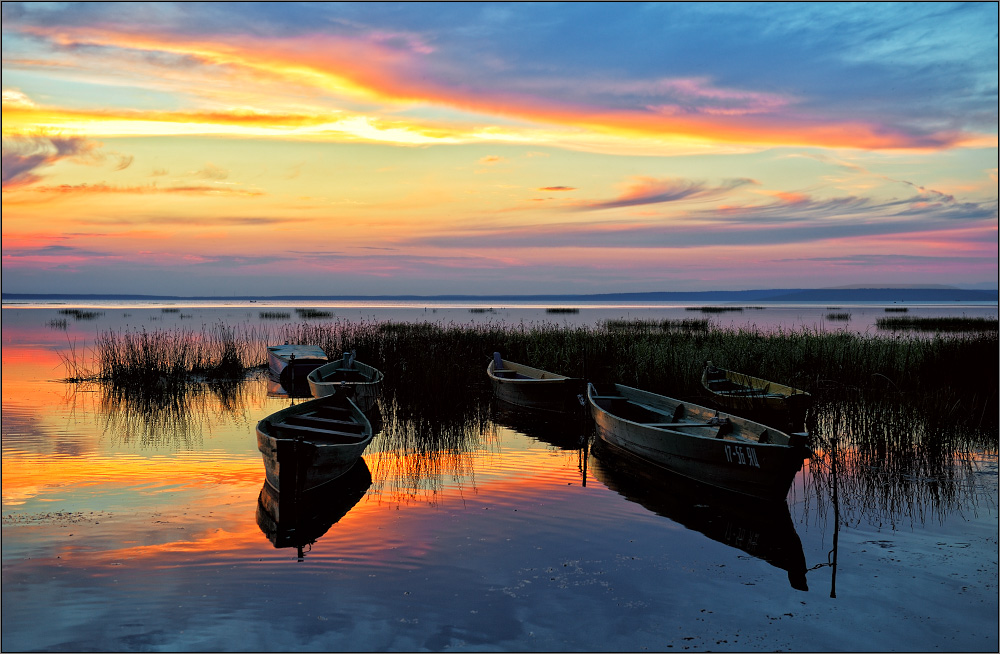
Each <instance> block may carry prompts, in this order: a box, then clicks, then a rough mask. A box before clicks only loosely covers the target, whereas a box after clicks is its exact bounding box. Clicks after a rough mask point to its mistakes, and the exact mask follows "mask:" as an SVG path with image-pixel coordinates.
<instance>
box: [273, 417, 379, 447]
mask: <svg viewBox="0 0 1000 654" xmlns="http://www.w3.org/2000/svg"><path fill="white" fill-rule="evenodd" d="M271 426H272V428H273V429H274V430H275V433H276V434H277V435H278V436H284V437H286V438H287V437H295V436H308V437H310V438H316V439H322V440H327V441H336V442H342V443H345V444H347V443H360V442H361V441H363V440H364V439H365V435H364V434H355V433H350V432H346V431H338V430H334V429H318V428H316V427H302V426H299V425H290V424H288V423H287V422H279V423H275V424H273V425H271Z"/></svg>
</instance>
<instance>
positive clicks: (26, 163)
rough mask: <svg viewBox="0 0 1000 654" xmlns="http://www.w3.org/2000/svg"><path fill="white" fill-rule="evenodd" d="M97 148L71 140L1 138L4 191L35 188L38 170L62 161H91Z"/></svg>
mask: <svg viewBox="0 0 1000 654" xmlns="http://www.w3.org/2000/svg"><path fill="white" fill-rule="evenodd" d="M99 147H100V146H99V145H98V144H97V143H94V142H93V141H90V140H88V139H85V138H79V137H74V136H67V137H63V136H4V138H3V188H16V187H20V186H28V185H30V184H34V183H36V182H38V181H39V180H40V179H42V176H41V175H40V174H39V171H40V170H42V169H44V168H47V167H49V166H51V165H53V164H55V163H57V162H59V161H62V160H65V159H75V160H88V159H89V160H93V159H94V158H95V151H96V150H97V148H99Z"/></svg>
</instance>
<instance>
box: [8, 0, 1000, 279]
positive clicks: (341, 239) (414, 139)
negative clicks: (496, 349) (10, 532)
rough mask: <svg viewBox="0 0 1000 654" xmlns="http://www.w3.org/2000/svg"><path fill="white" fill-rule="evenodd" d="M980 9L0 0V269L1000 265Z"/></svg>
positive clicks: (602, 274) (99, 273) (928, 274)
mask: <svg viewBox="0 0 1000 654" xmlns="http://www.w3.org/2000/svg"><path fill="white" fill-rule="evenodd" d="M997 19H998V9H997V4H996V3H974V4H957V3H941V4H937V3H915V4H902V3H861V4H840V3H811V4H794V3H775V4H751V3H733V4H729V3H726V4H708V3H678V4H674V3H654V4H648V5H647V4H632V3H625V4H620V3H608V4H600V3H555V4H521V3H514V4H487V3H468V4H465V3H443V4H421V3H402V4H380V3H357V4H350V3H349V4H325V3H324V4H310V3H273V4H271V3H252V4H235V3H218V4H213V3H208V4H194V3H182V4H170V3H109V4H100V3H93V4H91V3H82V4H73V3H70V4H59V3H39V4H23V5H22V4H17V3H7V2H5V3H4V4H3V277H2V285H3V291H4V292H7V293H59V292H66V293H143V294H147V293H148V294H171V295H208V296H228V295H251V294H258V295H279V294H301V295H345V294H362V295H396V294H419V295H434V294H450V293H463V294H508V293H514V294H523V293H606V292H619V291H633V292H640V291H694V290H713V289H720V290H740V289H750V288H803V287H830V286H845V285H858V284H866V285H873V286H888V285H903V284H906V285H912V284H928V285H930V284H948V285H955V286H959V287H965V288H996V283H997V257H998V253H997V250H998V247H997V241H998V234H997V155H998V149H997V102H998V92H997Z"/></svg>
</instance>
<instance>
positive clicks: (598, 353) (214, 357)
mask: <svg viewBox="0 0 1000 654" xmlns="http://www.w3.org/2000/svg"><path fill="white" fill-rule="evenodd" d="M994 322H995V321H994ZM276 342H277V343H281V342H289V343H300V344H311V345H318V346H319V347H321V348H323V350H324V351H325V352H326V354H327V355H328V356H331V357H339V356H341V355H342V353H343V352H345V351H350V350H357V353H358V359H359V360H360V361H363V362H365V363H369V364H371V365H373V366H375V367H377V368H379V369H380V370H382V371H383V372H384V373H385V375H386V387H387V389H390V390H391V392H398V393H400V394H401V396H400V400H401V404H402V405H404V406H405V405H408V404H410V403H411V401H412V402H413V403H419V402H425V403H426V402H429V401H432V400H434V397H436V396H438V395H442V394H443V395H445V396H446V397H448V402H449V403H451V405H452V406H453V407H455V408H457V409H459V410H461V408H462V407H464V406H467V405H471V404H473V403H475V402H476V401H477V397H476V393H478V392H479V391H478V390H477V389H483V388H487V386H486V376H485V369H486V365H487V364H488V362H489V360H490V358H491V357H492V353H493V352H494V351H499V352H501V354H502V355H503V357H504V358H506V359H508V360H511V361H518V362H522V363H526V364H529V365H532V366H534V367H538V368H542V369H544V370H552V371H554V372H559V373H561V374H566V375H571V376H576V377H584V378H587V379H590V380H592V381H595V382H599V383H607V382H618V383H624V384H627V385H630V386H636V387H639V388H645V389H648V390H651V391H653V392H657V393H661V394H664V395H670V396H673V397H679V398H682V399H685V400H687V401H702V400H704V399H705V396H704V393H703V389H702V388H701V383H700V377H701V369H702V366H703V365H704V362H705V361H707V360H711V361H713V362H715V364H716V365H718V366H721V367H724V368H728V369H730V370H738V371H740V372H743V373H746V374H748V375H752V376H757V377H763V378H765V379H772V380H775V381H780V382H782V383H785V384H788V385H790V386H793V387H796V388H801V389H803V390H806V391H809V392H811V393H812V394H813V395H815V396H817V398H818V399H819V400H831V401H838V400H841V399H845V398H847V399H853V398H854V397H855V395H854V394H856V393H862V394H864V396H865V397H866V398H867V399H875V400H877V399H883V398H891V399H892V400H893V401H905V402H907V403H910V404H912V405H915V406H922V407H931V406H934V407H947V413H948V415H949V416H952V419H954V420H958V421H960V422H963V423H967V424H969V425H973V426H976V427H982V428H986V427H989V426H990V425H993V428H994V429H995V426H996V424H997V413H998V410H997V366H996V361H997V360H998V347H997V333H996V332H995V331H993V332H989V331H985V332H971V333H956V334H951V335H948V336H944V335H939V336H935V337H933V338H928V337H916V336H915V337H904V336H900V335H894V336H892V337H880V336H871V335H864V336H861V335H855V334H849V333H829V332H819V331H811V330H795V331H784V330H775V331H769V332H764V331H760V330H758V329H756V328H739V329H732V328H726V329H722V328H716V327H712V326H710V325H709V324H707V321H705V322H703V321H662V322H656V321H632V322H630V321H608V322H607V323H605V324H604V325H602V326H601V327H598V328H590V327H565V326H560V325H558V324H554V323H543V324H519V325H498V324H485V325H461V324H447V325H445V324H439V323H416V324H410V323H392V322H367V321H348V320H342V321H340V320H339V321H333V322H324V323H299V324H284V325H280V326H277V328H261V327H256V328H255V327H248V326H242V327H232V326H228V325H225V324H223V323H219V324H217V325H215V326H213V327H211V328H203V329H202V331H200V332H196V331H192V330H181V329H175V330H161V331H152V332H147V331H145V330H142V331H139V332H114V331H108V332H104V333H102V334H100V335H99V337H98V339H97V345H96V352H97V354H96V356H95V359H96V369H95V370H94V371H93V372H91V371H89V370H87V369H85V366H83V365H82V364H81V363H80V359H82V357H79V358H78V357H77V355H76V352H75V350H74V349H73V348H70V350H69V353H68V354H67V355H66V356H65V357H64V363H65V365H66V368H67V370H68V372H69V373H70V374H68V376H67V379H68V380H69V381H79V380H82V379H89V378H99V379H101V380H103V381H106V382H108V383H111V384H115V385H120V386H123V387H127V388H132V389H136V390H137V392H152V391H153V390H155V389H170V388H174V387H181V386H183V384H184V382H185V379H187V378H189V377H194V378H201V379H208V380H210V379H224V378H238V377H240V376H242V375H243V374H244V373H245V371H246V370H248V369H251V368H255V367H259V366H262V365H265V364H266V346H267V345H268V344H271V343H276ZM392 389H396V390H394V391H393V390H392ZM940 410H942V411H943V410H945V409H940Z"/></svg>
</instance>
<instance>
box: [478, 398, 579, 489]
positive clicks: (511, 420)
mask: <svg viewBox="0 0 1000 654" xmlns="http://www.w3.org/2000/svg"><path fill="white" fill-rule="evenodd" d="M490 419H491V420H492V421H493V423H494V424H497V425H500V426H503V427H507V428H508V429H513V430H514V431H517V432H519V433H521V434H524V435H525V436H528V437H529V438H533V439H535V440H537V441H540V442H542V443H546V444H548V445H552V446H554V447H558V448H559V449H560V450H567V451H573V450H575V451H576V452H577V455H578V457H577V470H579V471H580V483H581V485H582V486H586V485H587V466H588V458H589V457H588V454H587V448H588V446H589V443H590V441H591V440H592V438H593V426H592V424H591V422H590V417H589V416H588V415H587V414H585V413H583V412H579V413H566V414H559V413H553V412H551V411H532V410H531V409H525V408H524V407H519V406H514V405H512V404H509V403H507V402H504V401H502V400H494V401H493V402H492V403H491V404H490Z"/></svg>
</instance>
